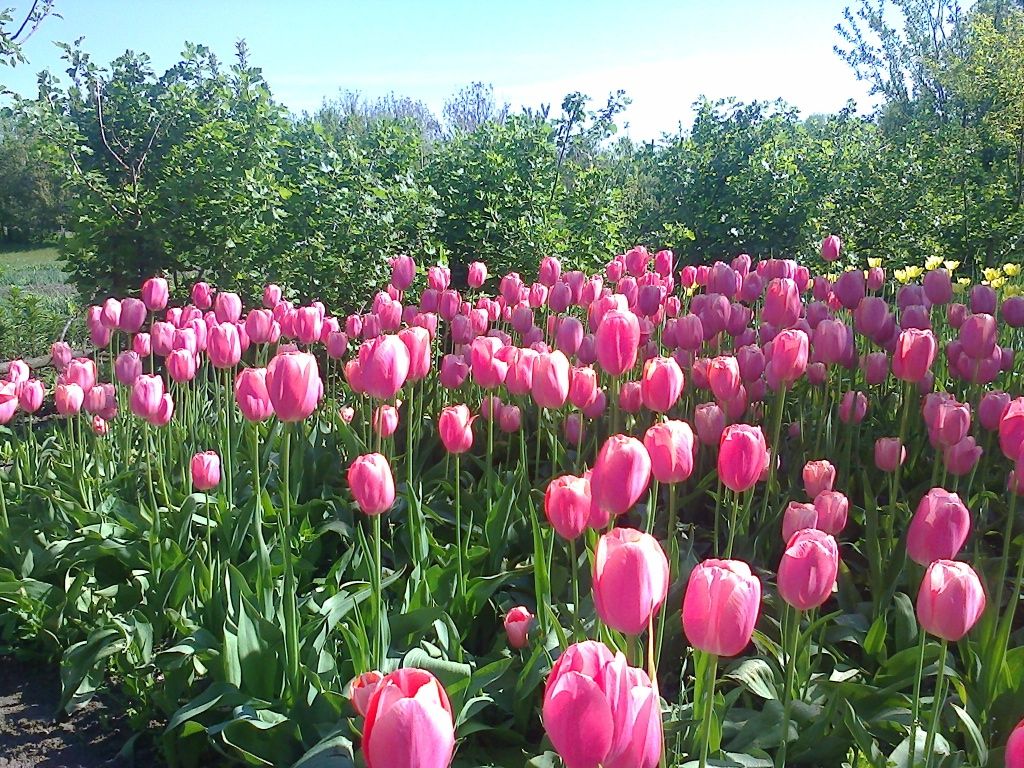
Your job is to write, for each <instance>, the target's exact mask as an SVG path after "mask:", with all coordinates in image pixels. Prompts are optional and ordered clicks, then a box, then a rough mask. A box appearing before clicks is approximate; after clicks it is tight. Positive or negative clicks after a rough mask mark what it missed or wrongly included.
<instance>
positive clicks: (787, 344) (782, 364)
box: [765, 329, 809, 385]
mask: <svg viewBox="0 0 1024 768" xmlns="http://www.w3.org/2000/svg"><path fill="white" fill-rule="evenodd" d="M808 352H809V342H808V339H807V334H806V333H805V332H804V331H802V330H799V329H788V330H785V331H780V332H779V334H778V335H777V336H776V337H775V338H774V339H772V342H771V346H770V347H769V348H768V351H767V354H766V355H765V357H766V358H767V360H768V365H767V374H768V376H769V377H770V378H769V381H768V383H769V385H771V384H772V380H775V381H778V382H779V383H781V384H784V385H789V384H792V383H793V382H795V381H796V380H797V379H799V378H800V377H801V376H803V374H804V371H805V370H807V355H808Z"/></svg>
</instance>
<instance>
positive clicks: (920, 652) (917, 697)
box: [910, 627, 927, 765]
mask: <svg viewBox="0 0 1024 768" xmlns="http://www.w3.org/2000/svg"><path fill="white" fill-rule="evenodd" d="M917 632H918V635H919V637H918V641H917V674H916V675H915V676H914V698H913V700H912V701H911V704H910V755H911V757H910V765H913V763H914V757H913V756H914V754H915V753H916V752H917V719H918V717H920V715H921V678H922V677H923V676H924V646H925V641H926V639H927V638H926V635H925V631H924V628H923V627H918V628H917Z"/></svg>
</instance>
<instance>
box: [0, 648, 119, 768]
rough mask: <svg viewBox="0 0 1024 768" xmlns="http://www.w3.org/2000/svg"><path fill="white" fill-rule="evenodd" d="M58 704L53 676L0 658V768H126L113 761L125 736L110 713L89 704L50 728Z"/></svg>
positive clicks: (57, 682) (42, 669) (51, 671)
mask: <svg viewBox="0 0 1024 768" xmlns="http://www.w3.org/2000/svg"><path fill="white" fill-rule="evenodd" d="M59 699H60V678H59V676H58V674H57V671H56V670H54V669H50V668H47V667H40V666H38V665H33V664H31V663H29V662H20V661H17V660H15V659H12V658H10V657H7V656H3V657H0V768H100V766H103V767H104V768H115V767H117V768H120V766H124V765H126V763H125V762H124V761H119V760H117V759H116V756H117V753H118V751H119V750H120V749H121V747H122V746H123V745H124V743H125V741H126V740H127V738H128V734H127V733H125V732H124V731H123V730H118V728H117V722H116V721H117V718H116V716H114V714H113V713H111V712H110V711H109V710H107V709H106V708H105V707H104V706H103V705H102V704H99V703H93V704H90V705H89V706H87V707H85V708H84V709H83V710H81V711H80V712H77V713H75V715H74V716H73V717H71V718H69V719H66V720H65V721H64V722H60V723H55V722H54V720H53V714H54V711H55V709H56V707H57V702H58V701H59ZM111 720H113V721H114V722H111Z"/></svg>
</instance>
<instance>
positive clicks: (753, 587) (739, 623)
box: [683, 559, 761, 656]
mask: <svg viewBox="0 0 1024 768" xmlns="http://www.w3.org/2000/svg"><path fill="white" fill-rule="evenodd" d="M760 607H761V582H760V581H759V580H758V578H757V577H756V576H754V575H753V574H752V573H751V571H750V566H749V565H747V564H746V563H744V562H742V561H740V560H714V559H711V560H705V561H704V562H702V563H699V564H698V565H697V567H695V568H694V569H693V571H692V572H691V573H690V580H689V581H688V582H687V584H686V595H685V596H684V597H683V632H684V633H685V634H686V639H687V640H689V641H690V645H692V646H693V647H694V648H697V649H698V650H701V651H704V652H705V653H710V654H714V655H715V656H736V655H737V654H739V653H740V652H741V651H743V649H744V648H746V647H747V644H748V643H750V637H751V635H752V634H753V632H754V624H755V623H757V615H758V611H759V610H760Z"/></svg>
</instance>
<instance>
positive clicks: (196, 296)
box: [192, 282, 213, 310]
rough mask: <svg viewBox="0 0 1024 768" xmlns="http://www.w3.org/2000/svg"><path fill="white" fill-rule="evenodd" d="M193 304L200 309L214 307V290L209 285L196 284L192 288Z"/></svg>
mask: <svg viewBox="0 0 1024 768" xmlns="http://www.w3.org/2000/svg"><path fill="white" fill-rule="evenodd" d="M192 303H193V304H195V305H196V306H197V307H199V309H202V310H206V309H209V308H210V307H212V306H213V288H211V287H210V285H209V284H208V283H202V282H200V283H196V284H195V285H193V286H192Z"/></svg>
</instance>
